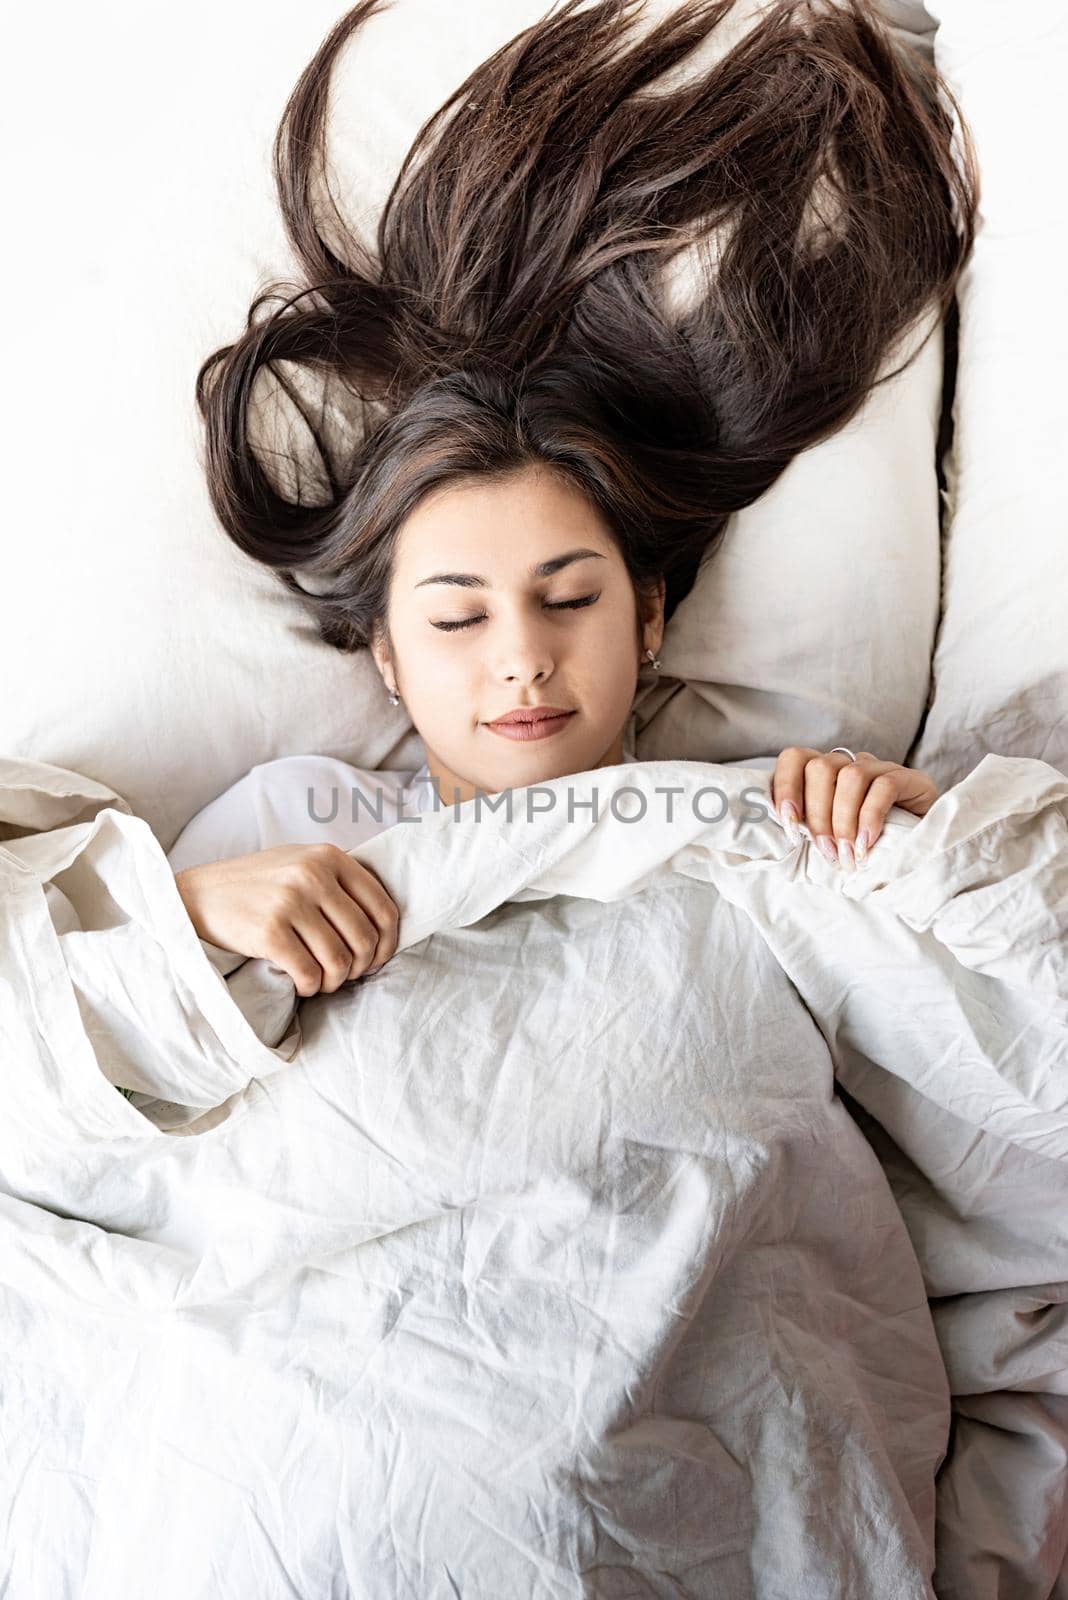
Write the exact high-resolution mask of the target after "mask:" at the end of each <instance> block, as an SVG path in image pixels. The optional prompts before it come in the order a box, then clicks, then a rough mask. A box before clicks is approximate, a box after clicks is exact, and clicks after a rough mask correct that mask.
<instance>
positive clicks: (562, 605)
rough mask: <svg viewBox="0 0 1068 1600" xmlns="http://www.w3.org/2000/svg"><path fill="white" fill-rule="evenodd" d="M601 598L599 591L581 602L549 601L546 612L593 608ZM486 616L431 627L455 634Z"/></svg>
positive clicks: (546, 603)
mask: <svg viewBox="0 0 1068 1600" xmlns="http://www.w3.org/2000/svg"><path fill="white" fill-rule="evenodd" d="M600 598H601V591H600V590H599V589H598V591H597V593H596V594H585V595H583V596H582V598H581V600H547V601H546V602H545V609H546V611H577V610H578V609H579V607H580V606H592V604H593V602H594V601H595V600H599V599H600ZM485 615H486V614H485V612H482V613H481V614H480V615H479V616H477V617H465V618H464V619H463V621H462V622H435V623H432V624H431V626H432V627H435V628H440V629H441V630H442V632H443V633H453V632H455V630H456V629H457V628H471V627H473V626H474V624H475V623H476V622H482V621H484V620H485Z"/></svg>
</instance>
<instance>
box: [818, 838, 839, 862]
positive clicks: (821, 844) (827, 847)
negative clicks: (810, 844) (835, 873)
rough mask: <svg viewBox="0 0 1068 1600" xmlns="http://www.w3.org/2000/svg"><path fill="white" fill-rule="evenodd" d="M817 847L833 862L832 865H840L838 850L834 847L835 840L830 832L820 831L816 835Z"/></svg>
mask: <svg viewBox="0 0 1068 1600" xmlns="http://www.w3.org/2000/svg"><path fill="white" fill-rule="evenodd" d="M816 847H817V849H818V850H819V851H820V853H821V855H823V856H825V857H826V859H827V860H828V861H829V862H830V863H831V866H832V867H836V866H837V865H838V852H837V850H836V849H835V848H834V840H833V839H832V838H831V836H830V834H829V833H818V834H817V835H816Z"/></svg>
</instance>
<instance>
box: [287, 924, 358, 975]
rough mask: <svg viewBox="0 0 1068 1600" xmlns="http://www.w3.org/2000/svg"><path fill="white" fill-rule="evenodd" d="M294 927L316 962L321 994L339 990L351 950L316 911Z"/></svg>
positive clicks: (349, 966)
mask: <svg viewBox="0 0 1068 1600" xmlns="http://www.w3.org/2000/svg"><path fill="white" fill-rule="evenodd" d="M293 927H294V929H295V931H296V933H297V934H298V936H299V937H300V938H301V939H303V941H304V943H305V944H306V945H307V947H308V949H309V950H310V951H311V953H312V955H313V956H314V958H315V960H316V961H317V962H318V963H319V967H320V972H321V982H320V985H319V990H318V992H319V993H320V994H333V993H334V992H335V991H336V990H338V989H340V988H341V985H342V984H343V983H344V982H345V979H346V978H347V977H348V975H349V972H350V971H351V969H352V959H353V957H352V951H351V950H350V949H349V947H348V945H347V944H346V943H345V941H344V939H343V938H342V937H341V935H340V934H339V933H338V931H337V929H336V928H335V927H334V926H333V925H332V924H331V923H330V922H328V921H327V919H326V917H324V916H323V914H322V912H321V911H319V910H318V909H315V910H309V911H308V912H307V913H306V914H305V915H303V916H302V917H301V918H300V920H299V921H294V924H293Z"/></svg>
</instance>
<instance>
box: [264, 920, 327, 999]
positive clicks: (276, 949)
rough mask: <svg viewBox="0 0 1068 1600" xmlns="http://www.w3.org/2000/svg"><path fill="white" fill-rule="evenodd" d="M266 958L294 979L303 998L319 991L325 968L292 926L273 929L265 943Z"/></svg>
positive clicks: (294, 983)
mask: <svg viewBox="0 0 1068 1600" xmlns="http://www.w3.org/2000/svg"><path fill="white" fill-rule="evenodd" d="M263 954H264V959H265V960H267V961H270V962H272V963H273V965H274V966H276V967H281V969H282V971H283V972H287V973H288V974H289V976H290V977H291V978H292V980H293V985H294V987H295V989H296V991H297V993H298V994H299V995H300V996H301V998H302V999H305V1000H307V999H309V998H310V997H311V996H312V995H313V994H318V993H319V988H320V986H321V984H322V981H323V969H322V967H321V966H320V964H319V962H318V961H317V960H316V959H315V956H314V955H313V954H312V952H311V951H310V950H309V949H308V946H307V945H306V944H305V943H304V940H303V939H301V938H300V937H299V935H298V934H297V932H296V930H295V929H293V928H291V927H285V928H278V929H275V930H272V932H271V933H270V935H269V936H268V938H267V940H266V941H265V943H264V950H263Z"/></svg>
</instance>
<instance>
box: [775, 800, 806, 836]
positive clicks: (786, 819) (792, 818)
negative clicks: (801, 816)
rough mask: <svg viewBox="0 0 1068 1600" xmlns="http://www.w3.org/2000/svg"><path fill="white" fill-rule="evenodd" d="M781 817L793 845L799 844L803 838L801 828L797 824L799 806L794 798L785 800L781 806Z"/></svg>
mask: <svg viewBox="0 0 1068 1600" xmlns="http://www.w3.org/2000/svg"><path fill="white" fill-rule="evenodd" d="M779 817H780V820H781V821H782V825H783V827H784V828H785V830H786V837H787V839H788V840H789V841H790V843H791V845H795V844H798V843H799V842H800V839H801V830H800V828H799V827H798V826H797V807H796V806H795V805H794V803H793V801H792V800H784V801H783V803H782V805H781V806H780V808H779Z"/></svg>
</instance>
